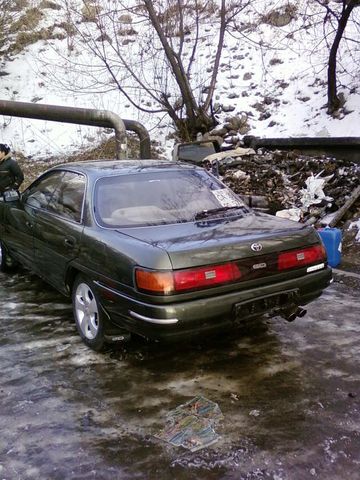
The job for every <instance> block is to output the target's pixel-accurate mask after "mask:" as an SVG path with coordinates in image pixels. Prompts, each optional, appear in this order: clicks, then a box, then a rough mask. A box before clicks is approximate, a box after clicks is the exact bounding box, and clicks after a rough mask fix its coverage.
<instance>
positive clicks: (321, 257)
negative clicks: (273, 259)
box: [278, 245, 326, 270]
mask: <svg viewBox="0 0 360 480" xmlns="http://www.w3.org/2000/svg"><path fill="white" fill-rule="evenodd" d="M325 260H326V251H325V248H324V246H323V245H314V246H312V247H308V248H301V249H299V250H290V251H288V252H283V253H280V254H279V256H278V270H287V269H289V268H298V267H305V266H306V265H312V264H314V263H316V262H325Z"/></svg>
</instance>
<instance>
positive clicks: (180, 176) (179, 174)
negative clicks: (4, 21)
mask: <svg viewBox="0 0 360 480" xmlns="http://www.w3.org/2000/svg"><path fill="white" fill-rule="evenodd" d="M94 194H95V198H94V205H95V216H96V220H97V222H98V223H99V224H100V225H102V226H104V227H134V226H149V225H164V224H171V223H182V222H189V221H194V219H195V217H196V215H197V214H198V213H199V212H203V211H204V210H212V209H217V208H222V207H228V206H229V207H234V206H235V207H236V206H239V207H243V206H244V203H243V202H242V201H241V200H240V199H239V197H238V196H237V195H235V193H233V192H232V191H231V190H230V189H228V188H226V187H225V186H224V185H223V184H222V183H221V182H220V181H218V180H217V179H216V178H215V177H213V176H212V175H210V174H209V173H208V172H207V171H206V170H201V169H194V170H192V169H186V170H172V171H157V172H152V173H149V172H146V173H142V172H139V173H136V174H130V175H118V176H109V177H104V178H101V179H99V180H98V181H97V182H96V186H95V192H94ZM235 210H236V209H235Z"/></svg>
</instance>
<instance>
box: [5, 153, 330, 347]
mask: <svg viewBox="0 0 360 480" xmlns="http://www.w3.org/2000/svg"><path fill="white" fill-rule="evenodd" d="M0 247H1V248H0V268H1V269H2V270H3V271H5V270H8V271H10V270H11V269H12V268H13V267H14V266H15V265H16V264H18V263H20V264H22V265H23V266H25V267H26V268H28V269H30V270H32V271H33V272H35V273H36V274H38V275H39V276H41V277H42V278H43V279H44V280H45V281H46V282H48V283H49V284H51V285H53V286H54V287H55V288H56V289H58V290H59V291H60V292H62V293H63V294H65V295H69V296H72V302H73V310H74V317H75V322H76V326H77V329H78V332H79V334H80V336H81V337H82V339H83V341H84V342H85V343H86V344H87V345H88V346H89V347H91V348H93V349H95V350H101V349H103V347H104V345H105V344H106V343H107V342H108V341H116V340H119V339H123V338H126V337H128V336H129V334H130V333H134V334H138V335H142V336H144V337H147V338H150V339H155V340H180V339H188V338H190V337H192V336H195V335H200V336H205V335H209V334H212V333H215V332H223V331H225V330H229V329H231V328H234V326H236V325H237V324H238V323H239V322H242V321H244V320H247V319H249V318H251V317H259V316H261V315H264V314H267V315H268V316H274V315H280V316H282V317H284V318H286V319H287V320H293V319H294V318H296V317H298V316H303V315H304V314H305V313H306V311H305V310H304V309H303V308H302V306H304V305H305V304H307V303H308V302H310V301H312V300H313V299H315V298H316V297H318V296H319V295H320V294H321V292H322V291H323V289H324V288H326V287H327V286H328V285H329V283H330V282H331V278H332V273H331V269H330V268H329V267H328V265H327V258H326V251H325V249H324V247H323V245H322V243H321V240H320V237H319V235H318V234H317V232H316V230H315V229H314V228H313V227H309V226H304V225H302V224H299V223H295V222H291V221H288V220H284V219H280V218H277V217H274V216H271V215H267V214H264V213H258V212H255V211H252V210H251V209H249V208H248V207H247V206H246V205H245V204H244V203H243V201H242V200H241V199H240V198H239V197H238V196H237V195H235V194H234V193H233V192H232V191H231V190H230V189H228V188H227V187H226V186H225V185H224V184H223V183H222V182H221V181H220V180H218V179H217V178H215V177H214V176H213V175H211V173H209V172H208V171H206V170H204V169H202V168H199V167H196V166H193V165H189V164H181V163H174V162H167V161H158V160H145V161H144V160H141V161H140V160H131V161H130V160H129V161H127V160H119V161H114V160H106V161H93V162H79V163H71V164H65V165H61V166H58V167H55V168H52V169H50V170H48V171H47V172H46V173H44V174H43V175H42V176H40V177H39V178H38V179H37V180H36V181H35V182H34V183H33V184H32V185H30V187H29V188H28V189H27V190H25V191H24V192H23V193H22V195H21V196H19V195H16V194H13V195H11V192H5V195H4V196H3V197H1V201H0Z"/></svg>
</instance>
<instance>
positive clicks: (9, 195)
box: [3, 189, 21, 202]
mask: <svg viewBox="0 0 360 480" xmlns="http://www.w3.org/2000/svg"><path fill="white" fill-rule="evenodd" d="M3 197H4V202H17V201H19V200H20V197H21V195H20V192H19V191H18V190H13V189H12V190H6V191H5V192H4V193H3Z"/></svg>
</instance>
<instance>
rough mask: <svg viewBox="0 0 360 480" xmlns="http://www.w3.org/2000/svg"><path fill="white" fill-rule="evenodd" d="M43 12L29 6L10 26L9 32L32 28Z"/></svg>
mask: <svg viewBox="0 0 360 480" xmlns="http://www.w3.org/2000/svg"><path fill="white" fill-rule="evenodd" d="M43 16H44V14H43V13H42V11H41V10H39V9H38V8H29V9H27V10H26V11H25V13H24V14H23V15H21V17H20V18H19V19H18V20H16V21H15V22H14V23H13V24H12V25H11V28H10V33H16V32H21V31H28V30H34V29H35V28H36V27H37V26H38V25H39V23H40V20H41V19H42V18H43Z"/></svg>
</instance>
